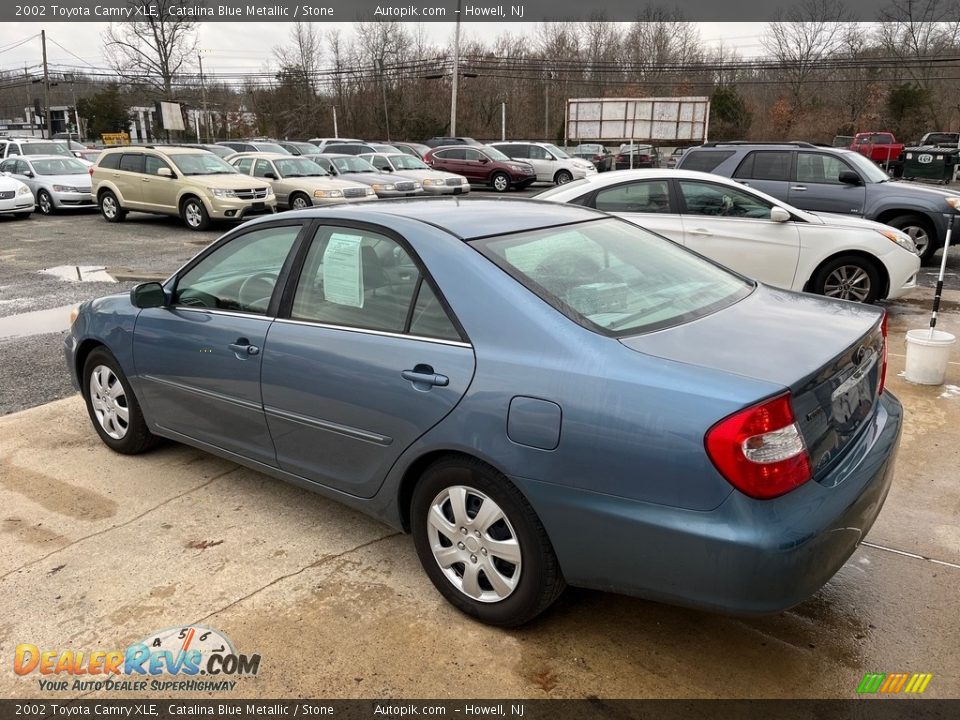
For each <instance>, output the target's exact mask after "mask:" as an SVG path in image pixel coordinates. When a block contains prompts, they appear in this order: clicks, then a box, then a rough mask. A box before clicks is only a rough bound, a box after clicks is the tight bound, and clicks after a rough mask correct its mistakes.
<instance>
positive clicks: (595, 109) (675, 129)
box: [567, 96, 710, 142]
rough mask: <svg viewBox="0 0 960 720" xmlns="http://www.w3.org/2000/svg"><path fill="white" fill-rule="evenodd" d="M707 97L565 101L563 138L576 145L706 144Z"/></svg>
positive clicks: (581, 99) (708, 112)
mask: <svg viewBox="0 0 960 720" xmlns="http://www.w3.org/2000/svg"><path fill="white" fill-rule="evenodd" d="M709 119H710V98H708V97H706V96H693V97H649V98H574V99H571V100H567V138H568V139H570V140H575V141H578V142H585V141H590V140H599V141H605V142H613V141H620V142H623V141H626V140H646V141H658V140H665V141H673V140H679V141H686V142H706V140H707V130H708V125H709Z"/></svg>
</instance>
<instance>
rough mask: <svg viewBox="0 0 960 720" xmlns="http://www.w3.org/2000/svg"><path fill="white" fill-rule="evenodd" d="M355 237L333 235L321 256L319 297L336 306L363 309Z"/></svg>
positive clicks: (357, 247) (358, 241) (358, 258)
mask: <svg viewBox="0 0 960 720" xmlns="http://www.w3.org/2000/svg"><path fill="white" fill-rule="evenodd" d="M362 240H363V238H362V237H360V236H359V235H346V234H344V233H333V234H332V235H331V236H330V241H329V242H328V243H327V248H326V250H324V252H323V295H324V298H325V299H326V300H328V301H329V302H332V303H336V304H337V305H346V306H348V307H356V308H362V307H363V266H362V265H361V263H360V243H361V241H362Z"/></svg>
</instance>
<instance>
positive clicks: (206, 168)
mask: <svg viewBox="0 0 960 720" xmlns="http://www.w3.org/2000/svg"><path fill="white" fill-rule="evenodd" d="M170 159H171V160H173V164H174V165H176V166H177V167H178V168H179V169H180V172H182V173H183V174H184V175H234V174H236V172H237V169H236V168H234V167H233V166H231V165H227V163H225V162H224V161H223V160H221V159H220V158H218V157H217V156H216V155H214V154H213V153H209V152H199V153H191V154H189V155H171V156H170Z"/></svg>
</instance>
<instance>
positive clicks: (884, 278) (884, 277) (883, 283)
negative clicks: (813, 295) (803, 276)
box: [803, 250, 890, 300]
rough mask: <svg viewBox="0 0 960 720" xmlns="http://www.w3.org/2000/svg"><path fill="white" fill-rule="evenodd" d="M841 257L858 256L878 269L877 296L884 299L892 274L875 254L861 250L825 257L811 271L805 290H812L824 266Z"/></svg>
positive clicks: (888, 289) (846, 251)
mask: <svg viewBox="0 0 960 720" xmlns="http://www.w3.org/2000/svg"><path fill="white" fill-rule="evenodd" d="M841 257H856V258H860V259H861V260H864V261H865V262H867V263H869V264H870V265H871V266H872V267H873V269H874V270H876V271H877V275H878V276H879V278H880V292H879V294H878V295H877V298H878V299H881V300H882V299H883V298H885V297H886V296H887V293H888V292H889V291H890V275H889V274H888V273H887V268H886V267H884V265H883V263H882V262H880V261H879V260H877V259H876V258H875V257H874V256H873V255H871V254H870V253H865V252H862V251H860V250H845V251H843V252H838V253H834V254H833V255H831V256H830V257H828V258H824V260H823V262H821V263H820V264H819V265H817V267H815V268H814V270H813V272H812V273H810V277H809V279H808V280H807V282H806V284H805V285H804V286H803V291H804V292H810V291H811V290H812V289H813V279H814V278H815V277H817V275H819V274H820V271H821V270H822V269H823V266H824V265H826V264H827V263H830V262H833V261H834V260H836V259H837V258H841Z"/></svg>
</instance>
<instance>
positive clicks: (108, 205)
mask: <svg viewBox="0 0 960 720" xmlns="http://www.w3.org/2000/svg"><path fill="white" fill-rule="evenodd" d="M99 204H100V214H101V215H103V218H104V220H106V221H107V222H113V223H116V222H123V219H124V218H125V217H126V216H127V211H126V210H124V209H123V208H122V207H120V201H119V200H117V196H116V195H114V194H113V191H112V190H105V191H104V192H103V193H101V194H100V203H99Z"/></svg>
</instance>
